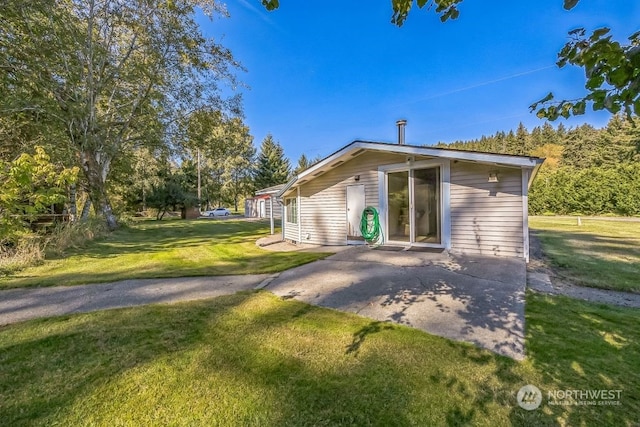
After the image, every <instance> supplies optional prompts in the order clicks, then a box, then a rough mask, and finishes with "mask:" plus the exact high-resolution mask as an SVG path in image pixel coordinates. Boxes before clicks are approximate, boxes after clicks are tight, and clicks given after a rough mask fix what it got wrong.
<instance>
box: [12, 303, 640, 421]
mask: <svg viewBox="0 0 640 427" xmlns="http://www.w3.org/2000/svg"><path fill="white" fill-rule="evenodd" d="M527 322H528V323H527V325H528V327H527V337H526V340H527V351H528V352H529V357H528V359H527V360H526V361H525V362H515V361H513V360H511V359H507V358H505V357H501V356H498V355H496V354H493V353H491V352H488V351H485V350H481V349H478V348H475V347H473V346H471V345H468V344H463V343H456V342H453V341H449V340H446V339H443V338H439V337H435V336H431V335H428V334H426V333H423V332H420V331H418V330H414V329H410V328H407V327H403V326H398V325H392V324H388V323H380V322H373V321H371V320H368V319H365V318H362V317H359V316H356V315H353V314H347V313H341V312H337V311H333V310H328V309H323V308H318V307H313V306H309V305H306V304H304V303H301V302H297V301H294V300H286V301H285V300H282V299H279V298H277V297H275V296H273V295H272V294H270V293H267V292H257V293H240V294H236V295H232V296H228V297H221V298H218V299H214V300H207V301H198V302H191V303H181V304H175V305H157V306H147V307H140V308H133V309H121V310H110V311H104V312H96V313H90V314H80V315H71V316H64V317H59V318H51V319H45V320H37V321H30V322H26V323H22V324H16V325H12V326H6V327H3V328H0V414H2V416H1V417H0V425H6V426H21V425H29V426H31V425H99V426H112V425H207V426H209V425H218V426H227V425H229V426H232V425H260V426H270V425H273V426H276V425H277V426H284V425H308V426H312V425H313V426H319V425H331V426H333V425H380V426H394V425H398V426H405V425H419V426H426V425H429V426H431V425H433V426H435V425H485V426H501V425H522V426H531V425H536V426H544V425H550V426H551V425H570V426H579V425H597V426H625V425H637V422H638V420H639V419H640V389H638V384H640V372H639V371H638V369H637V367H638V366H640V342H639V334H640V333H639V332H638V331H639V330H638V327H637V325H638V323H639V322H640V311H638V310H631V309H622V308H619V309H618V308H611V307H603V306H597V305H592V304H587V303H582V302H578V301H575V300H570V299H566V298H562V297H554V298H550V297H544V296H539V295H535V294H529V295H528V296H527ZM525 384H534V385H536V386H537V387H539V388H540V389H541V390H542V392H543V394H545V397H544V398H543V404H542V406H541V407H540V408H538V409H536V410H534V411H525V410H523V409H521V408H519V407H518V406H517V404H516V398H515V397H516V393H517V391H518V390H519V388H520V387H522V386H523V385H525ZM554 389H560V390H565V389H590V390H591V389H592V390H600V389H616V390H622V392H621V398H620V406H551V405H549V404H548V402H547V397H546V393H547V392H548V391H549V390H554Z"/></svg>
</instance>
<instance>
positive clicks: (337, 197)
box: [300, 152, 406, 245]
mask: <svg viewBox="0 0 640 427" xmlns="http://www.w3.org/2000/svg"><path fill="white" fill-rule="evenodd" d="M405 160H406V159H405V156H403V155H398V154H389V153H384V154H381V153H371V152H370V153H363V154H361V155H360V156H358V157H356V158H354V159H351V160H349V161H347V162H345V163H343V164H342V165H340V166H337V167H336V168H335V169H333V170H331V171H329V172H327V173H325V174H323V175H320V176H319V177H317V178H315V179H313V180H312V181H310V182H309V183H306V184H303V185H302V186H301V188H300V195H301V210H300V214H301V220H302V224H301V226H302V241H303V242H305V243H313V244H322V245H346V244H347V209H346V206H347V196H346V194H347V186H348V185H355V184H362V185H364V190H365V204H366V205H367V206H373V207H375V208H379V206H378V200H379V198H378V166H380V165H385V164H394V163H402V162H404V161H405ZM356 175H359V177H360V178H359V180H358V181H356V180H355V176H356ZM307 236H308V238H307Z"/></svg>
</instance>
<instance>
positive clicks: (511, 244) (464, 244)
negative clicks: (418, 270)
mask: <svg viewBox="0 0 640 427" xmlns="http://www.w3.org/2000/svg"><path fill="white" fill-rule="evenodd" d="M496 170H497V171H498V179H499V181H498V182H488V178H489V172H490V171H496ZM523 248H524V243H523V220H522V172H521V170H520V169H515V168H498V167H495V166H490V165H481V164H476V163H469V162H461V161H460V162H453V163H452V164H451V249H452V250H453V251H456V252H461V253H468V254H478V255H489V254H493V255H501V256H517V257H522V256H524V249H523Z"/></svg>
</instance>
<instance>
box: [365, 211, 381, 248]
mask: <svg viewBox="0 0 640 427" xmlns="http://www.w3.org/2000/svg"><path fill="white" fill-rule="evenodd" d="M360 232H361V233H362V237H364V240H366V241H367V243H369V244H376V245H378V244H381V243H382V228H381V227H380V217H379V216H378V210H377V209H376V208H374V207H372V206H367V207H366V208H364V210H363V211H362V218H361V219H360Z"/></svg>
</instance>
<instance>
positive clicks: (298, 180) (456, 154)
mask: <svg viewBox="0 0 640 427" xmlns="http://www.w3.org/2000/svg"><path fill="white" fill-rule="evenodd" d="M365 151H378V152H384V153H397V154H410V155H419V156H429V157H435V158H441V159H450V160H462V161H469V162H475V163H484V164H490V165H497V166H506V167H512V168H526V169H531V170H533V173H531V177H530V179H529V185H531V182H532V180H533V177H534V176H535V174H536V173H537V171H538V168H539V167H540V165H542V162H544V159H542V158H539V157H533V156H516V155H513V154H495V153H484V152H479V151H466V150H455V149H451V148H436V147H424V146H419V145H400V144H392V143H387V142H372V141H360V140H356V141H353V142H352V143H350V144H347V145H346V146H344V147H343V148H341V149H340V150H338V151H336V152H334V153H333V154H330V155H329V156H327V157H325V158H324V159H322V160H321V161H319V162H318V163H316V164H315V165H313V166H311V167H309V168H308V169H305V170H304V171H302V172H300V173H299V174H298V175H296V176H294V177H293V178H292V179H291V180H289V182H287V183H286V184H285V185H284V186H283V187H282V188H281V189H280V191H278V193H277V194H276V196H277V197H281V196H282V195H284V194H285V193H286V192H287V191H288V190H289V189H290V188H292V187H293V186H295V185H296V184H298V185H299V184H303V183H306V182H308V181H311V180H312V179H315V178H316V177H318V176H320V175H322V174H324V173H325V172H328V171H329V170H331V169H333V168H335V167H336V166H339V165H341V164H343V163H345V162H347V161H348V160H351V159H353V158H355V157H357V156H358V155H360V154H362V153H364V152H365Z"/></svg>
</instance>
